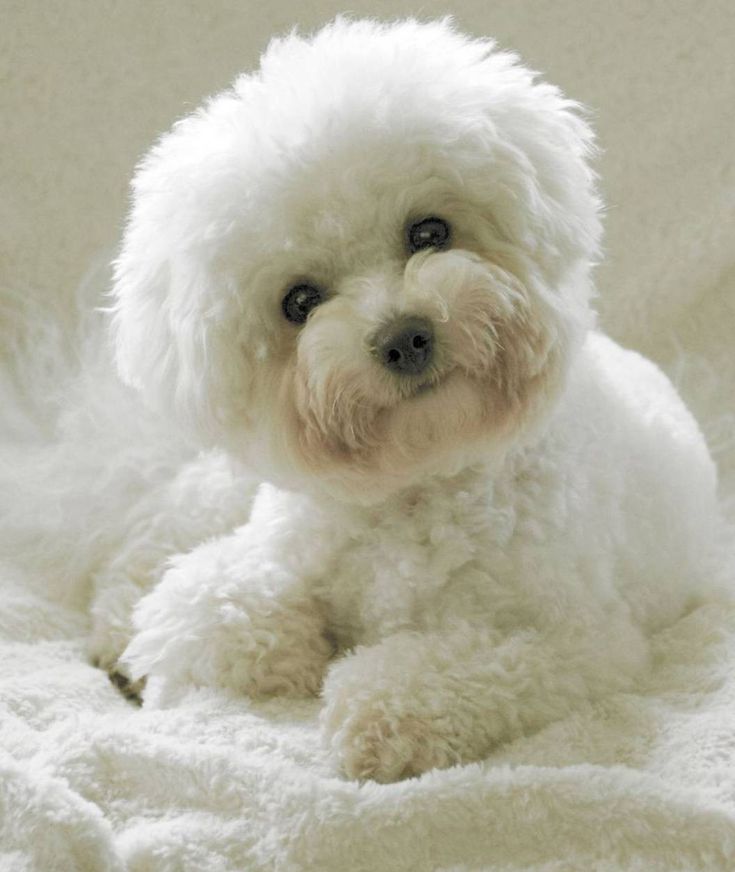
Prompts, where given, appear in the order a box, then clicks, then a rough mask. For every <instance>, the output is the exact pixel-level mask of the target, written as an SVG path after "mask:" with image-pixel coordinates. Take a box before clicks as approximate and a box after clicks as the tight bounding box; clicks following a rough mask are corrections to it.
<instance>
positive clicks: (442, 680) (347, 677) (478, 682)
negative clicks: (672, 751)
mask: <svg viewBox="0 0 735 872" xmlns="http://www.w3.org/2000/svg"><path fill="white" fill-rule="evenodd" d="M646 651H647V646H646V644H645V641H644V639H643V637H642V635H641V634H640V632H639V631H638V630H637V628H636V627H635V626H633V625H632V624H630V623H629V622H628V621H627V619H626V618H625V616H624V615H621V616H620V617H619V618H618V619H615V618H608V619H607V620H606V621H600V622H599V623H598V624H597V625H595V626H591V625H580V624H577V623H575V624H571V623H570V624H567V625H566V626H565V627H563V628H561V629H553V630H550V631H546V632H541V631H538V630H535V629H529V630H527V631H522V632H518V633H516V634H514V635H510V636H506V635H502V634H500V633H499V632H497V631H496V630H493V629H490V628H488V627H481V626H476V625H475V626H473V625H471V624H469V623H457V624H455V626H454V627H453V629H451V630H447V631H445V632H442V633H436V632H432V633H420V632H408V631H407V632H401V633H397V634H395V635H393V636H390V637H388V638H386V639H385V640H383V641H382V642H380V643H379V644H377V645H373V646H370V647H361V648H358V649H356V651H354V652H353V653H352V654H350V655H348V656H346V657H344V658H343V659H341V660H339V661H337V662H336V663H335V664H334V665H333V666H332V668H331V669H330V672H329V675H328V677H327V680H326V682H325V686H324V699H325V703H326V705H325V708H324V710H323V713H322V728H323V733H324V736H325V739H326V741H327V742H328V744H329V746H330V747H331V749H332V752H333V753H334V755H335V757H336V760H337V762H338V763H339V765H340V767H341V768H342V770H343V771H344V772H345V773H346V774H347V775H348V776H350V777H353V778H359V779H366V778H370V779H374V780H376V781H382V782H390V781H396V780H398V779H400V778H405V777H409V776H413V775H418V774H421V773H422V772H425V771H427V770H429V769H433V768H437V767H447V766H451V765H453V764H456V763H466V762H470V761H474V760H479V759H482V758H483V757H485V756H487V755H488V753H489V752H490V751H491V750H492V749H493V748H494V747H495V746H496V745H497V744H499V743H500V742H503V741H507V740H509V739H512V738H514V737H517V736H520V735H522V734H524V733H529V732H532V731H533V730H536V729H539V728H540V727H542V726H544V725H545V724H547V723H550V722H552V721H554V720H557V719H559V718H562V717H564V716H565V715H567V714H568V713H569V712H570V711H573V710H574V708H575V707H578V706H579V704H580V703H581V702H582V701H584V700H589V699H592V698H595V697H597V696H599V695H601V694H604V693H607V692H611V691H614V690H616V689H620V688H621V687H625V686H626V684H627V683H628V682H629V681H630V679H631V676H632V675H634V674H635V673H636V672H637V671H638V670H639V669H640V667H641V666H642V664H643V663H645V660H646Z"/></svg>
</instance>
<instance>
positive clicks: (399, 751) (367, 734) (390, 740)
mask: <svg viewBox="0 0 735 872" xmlns="http://www.w3.org/2000/svg"><path fill="white" fill-rule="evenodd" d="M322 729H323V733H324V737H325V739H326V741H327V743H328V745H329V748H330V750H331V751H332V754H333V755H334V757H335V759H336V761H337V763H338V765H339V768H340V769H341V770H342V771H343V772H344V774H345V775H347V776H348V777H349V778H356V779H358V780H361V781H362V780H367V779H370V780H372V781H378V782H381V783H384V784H387V783H390V782H393V781H400V780H401V779H404V778H412V777H415V776H417V775H421V774H422V773H424V772H428V771H429V770H430V769H443V768H446V767H447V766H452V765H454V764H455V763H458V762H459V755H458V754H457V752H456V750H455V749H454V748H453V747H452V742H451V741H450V740H449V738H448V737H446V736H443V735H442V734H441V732H440V731H439V730H437V726H436V724H434V723H433V722H432V721H431V720H429V719H423V718H421V717H420V716H417V715H413V714H409V713H403V714H401V713H396V712H391V711H390V710H389V709H387V708H385V707H381V706H380V705H379V704H377V703H375V702H372V703H369V704H367V705H363V704H360V703H358V704H357V705H356V706H354V707H353V708H352V709H351V710H349V711H337V710H336V707H334V706H332V707H330V706H327V708H326V709H324V711H323V713H322Z"/></svg>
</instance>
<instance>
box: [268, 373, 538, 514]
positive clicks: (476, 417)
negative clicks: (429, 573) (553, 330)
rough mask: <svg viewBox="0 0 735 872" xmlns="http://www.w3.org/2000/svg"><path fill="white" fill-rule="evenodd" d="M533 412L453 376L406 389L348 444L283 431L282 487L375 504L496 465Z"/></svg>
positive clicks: (335, 437)
mask: <svg viewBox="0 0 735 872" xmlns="http://www.w3.org/2000/svg"><path fill="white" fill-rule="evenodd" d="M536 405H537V404H534V403H530V404H528V405H526V404H521V403H519V404H516V405H514V406H509V405H508V404H506V403H503V402H501V401H500V399H499V397H498V391H497V385H495V384H493V383H490V381H489V380H488V379H485V380H483V379H480V378H473V377H472V376H469V375H467V374H466V373H464V372H462V371H461V370H460V369H458V368H455V369H452V370H450V371H449V372H447V373H446V374H444V375H442V376H440V377H438V376H437V377H434V378H431V379H427V380H424V381H415V382H414V383H412V384H411V385H407V386H406V387H405V388H404V390H403V398H402V399H401V400H400V401H399V402H397V403H395V404H394V405H390V406H384V407H381V406H379V405H377V406H376V407H375V408H374V409H372V410H370V412H369V413H368V412H367V410H366V409H365V407H364V406H363V407H362V408H361V413H362V418H361V420H360V421H359V422H353V427H352V428H351V429H350V432H349V438H344V433H343V432H330V430H329V429H328V428H323V429H322V428H314V427H313V426H310V425H309V422H304V420H303V419H301V418H299V416H298V415H293V416H292V417H291V420H290V422H289V424H288V426H287V427H285V428H284V429H283V431H282V432H283V433H285V434H287V435H286V439H285V442H284V447H285V449H286V452H287V454H288V461H289V462H288V464H287V471H286V472H285V473H284V480H283V483H284V484H287V485H288V486H291V487H296V488H298V489H301V490H306V491H310V492H312V493H317V494H322V495H327V496H329V497H331V498H334V499H337V500H339V501H343V502H349V503H353V504H361V505H370V504H374V503H376V502H380V501H383V500H385V499H387V498H389V497H391V496H392V495H394V494H396V493H398V492H400V491H401V490H404V489H406V488H409V487H412V486H415V485H417V484H420V483H421V482H424V481H427V480H429V479H432V478H437V477H439V478H448V477H451V476H453V475H456V474H458V473H460V472H461V471H462V470H463V469H465V468H467V467H468V466H471V465H475V464H478V463H482V464H485V465H488V466H492V465H493V464H494V463H498V464H499V463H500V462H501V461H502V459H503V458H504V457H505V455H506V454H507V451H508V449H509V448H510V447H511V446H513V445H516V444H518V443H519V442H520V440H521V438H522V434H523V433H525V432H527V431H528V430H529V425H530V423H531V421H532V419H533V418H536V417H538V414H537V413H538V409H536V410H535V412H534V406H536ZM358 434H359V435H358ZM274 444H275V443H274Z"/></svg>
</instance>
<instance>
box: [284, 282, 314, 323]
mask: <svg viewBox="0 0 735 872" xmlns="http://www.w3.org/2000/svg"><path fill="white" fill-rule="evenodd" d="M323 300H324V294H323V293H322V291H320V290H319V288H315V287H314V285H306V284H303V285H294V286H293V287H292V288H291V290H290V291H289V292H288V293H287V294H286V296H285V297H284V298H283V300H282V301H281V308H282V309H283V314H284V315H285V317H286V319H287V320H288V321H291V323H292V324H303V323H304V321H306V319H307V318H308V317H309V313H310V312H311V310H312V309H315V308H316V307H317V306H318V305H319V303H321V302H323Z"/></svg>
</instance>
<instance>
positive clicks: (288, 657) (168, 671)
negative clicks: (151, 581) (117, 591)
mask: <svg viewBox="0 0 735 872" xmlns="http://www.w3.org/2000/svg"><path fill="white" fill-rule="evenodd" d="M217 570H218V567H217V566H216V565H215V566H214V567H213V570H212V571H211V573H209V574H207V573H205V572H203V571H201V567H199V566H197V565H196V563H195V562H194V561H193V560H181V561H180V562H179V563H178V564H177V565H175V566H174V567H173V568H172V569H170V570H169V571H168V572H167V573H166V575H165V576H164V578H163V580H162V582H161V583H160V584H159V586H158V587H157V588H156V589H155V590H154V591H153V592H152V593H150V594H149V595H148V596H147V597H145V598H144V599H143V600H142V601H141V602H140V604H139V607H138V608H137V610H136V612H135V617H134V623H135V627H136V633H135V635H134V636H133V638H132V639H131V641H130V644H129V645H128V646H127V648H126V650H125V652H124V654H123V656H122V663H123V665H124V666H125V667H126V668H127V669H128V670H129V673H130V674H131V675H132V676H133V677H135V678H137V677H138V676H140V675H148V676H150V677H151V678H154V677H155V678H156V679H157V680H160V681H161V682H163V683H164V685H165V687H166V688H167V693H168V692H169V691H170V690H171V689H173V688H186V687H192V686H193V687H221V688H226V689H229V690H234V691H236V692H238V693H243V694H246V695H247V696H250V697H252V698H263V697H272V696H288V697H305V696H313V695H315V694H317V693H318V692H319V690H320V688H321V684H322V680H323V677H324V672H325V670H326V667H327V663H328V662H329V660H330V658H331V657H332V654H333V650H334V649H333V644H332V642H331V641H330V639H329V638H328V637H327V635H326V633H325V626H324V618H323V616H322V615H321V612H320V610H319V609H318V608H317V606H316V605H315V603H314V602H313V601H312V600H311V599H310V598H309V597H307V596H305V595H302V594H300V593H298V592H285V593H283V594H282V595H281V596H275V595H269V594H268V593H264V592H262V591H260V590H258V589H257V588H256V587H255V585H252V586H251V585H249V584H248V582H247V581H245V582H242V583H238V584H233V583H232V582H228V580H227V579H221V578H220V577H219V575H218V574H215V573H216V572H217Z"/></svg>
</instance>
